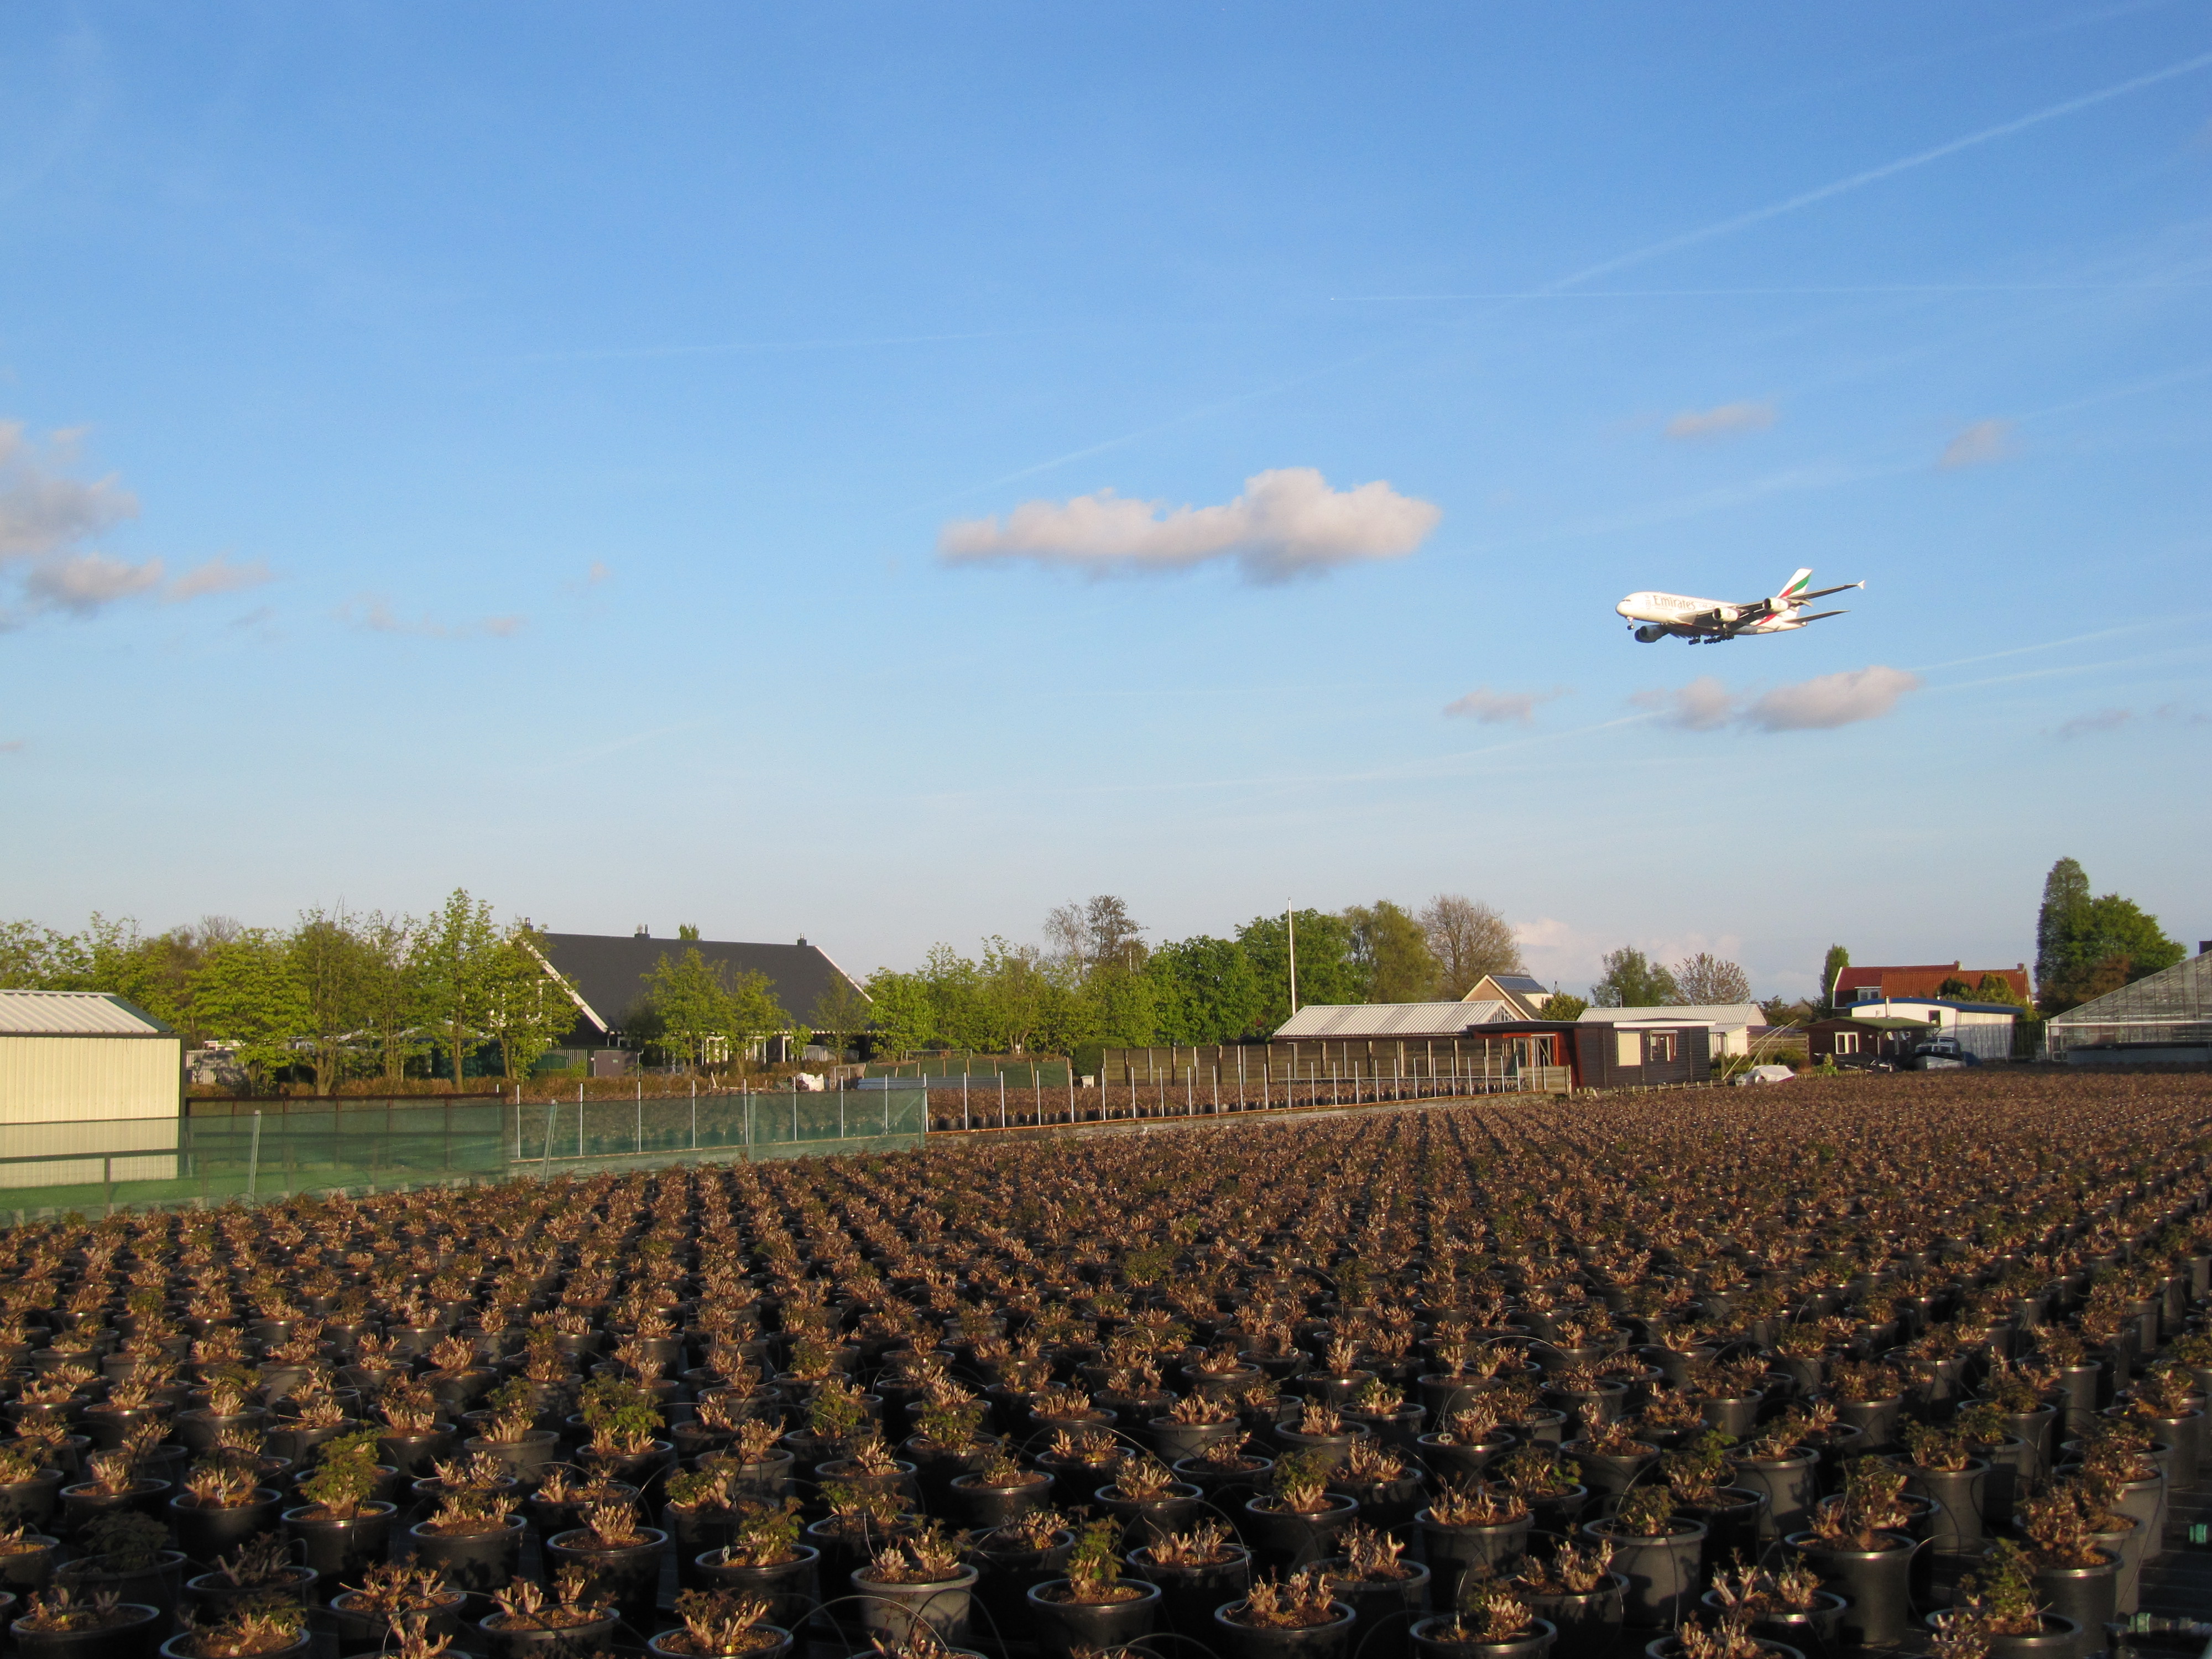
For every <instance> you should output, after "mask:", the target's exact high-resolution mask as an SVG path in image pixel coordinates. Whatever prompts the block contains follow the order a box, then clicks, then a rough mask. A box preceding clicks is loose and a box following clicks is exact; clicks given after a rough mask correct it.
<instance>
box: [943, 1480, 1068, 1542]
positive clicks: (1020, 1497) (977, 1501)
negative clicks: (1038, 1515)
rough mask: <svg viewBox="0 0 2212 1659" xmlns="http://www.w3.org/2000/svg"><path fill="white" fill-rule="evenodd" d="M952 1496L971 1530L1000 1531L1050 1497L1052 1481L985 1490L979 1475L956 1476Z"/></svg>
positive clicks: (1039, 1481)
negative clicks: (1000, 1528)
mask: <svg viewBox="0 0 2212 1659" xmlns="http://www.w3.org/2000/svg"><path fill="white" fill-rule="evenodd" d="M951 1493H952V1505H953V1508H954V1510H956V1511H957V1513H958V1514H959V1516H960V1518H961V1519H962V1520H963V1521H965V1522H967V1523H968V1524H969V1526H970V1527H972V1528H977V1529H979V1530H981V1531H988V1530H989V1529H990V1528H993V1527H1003V1526H1004V1525H1006V1522H1009V1521H1011V1520H1012V1519H1013V1518H1014V1517H1015V1516H1018V1515H1019V1514H1021V1513H1022V1512H1023V1511H1024V1510H1033V1509H1036V1508H1037V1507H1038V1506H1039V1505H1040V1504H1042V1503H1043V1502H1044V1501H1045V1499H1046V1498H1048V1497H1049V1496H1050V1495H1051V1493H1052V1481H1051V1480H1050V1479H1049V1478H1047V1479H1044V1480H1026V1481H1024V1482H1022V1483H1021V1484H1019V1485H1018V1486H985V1485H984V1484H983V1477H982V1476H981V1475H980V1474H956V1475H954V1476H953V1477H952V1482H951Z"/></svg>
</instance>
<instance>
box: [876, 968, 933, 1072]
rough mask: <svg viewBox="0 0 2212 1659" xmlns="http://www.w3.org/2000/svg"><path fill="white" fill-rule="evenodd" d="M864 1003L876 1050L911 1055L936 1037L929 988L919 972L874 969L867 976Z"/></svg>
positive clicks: (883, 1052) (881, 1052) (884, 1052)
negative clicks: (871, 1015) (868, 1010)
mask: <svg viewBox="0 0 2212 1659" xmlns="http://www.w3.org/2000/svg"><path fill="white" fill-rule="evenodd" d="M867 991H868V1003H869V1006H870V1007H871V1008H872V1009H873V1010H874V1016H875V1041H874V1045H873V1046H874V1047H875V1048H876V1050H877V1052H878V1053H880V1054H911V1053H912V1052H913V1051H914V1050H915V1049H916V1048H927V1046H928V1045H929V1043H930V1042H932V1041H933V1040H934V1038H935V1037H936V1036H937V1027H936V1023H935V1018H934V1012H935V1011H934V1009H933V1005H932V1000H931V998H930V994H929V987H928V985H927V983H926V982H925V981H923V979H922V977H921V975H919V974H902V973H900V972H899V971H898V970H897V969H894V968H878V969H876V971H875V972H874V973H872V974H870V975H868V984H867Z"/></svg>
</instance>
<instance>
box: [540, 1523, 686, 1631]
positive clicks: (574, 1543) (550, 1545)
mask: <svg viewBox="0 0 2212 1659" xmlns="http://www.w3.org/2000/svg"><path fill="white" fill-rule="evenodd" d="M638 1531H639V1532H640V1533H641V1534H644V1538H645V1541H643V1542H642V1543H637V1544H625V1545H623V1546H622V1547H620V1548H617V1549H590V1548H583V1547H579V1546H580V1544H581V1543H582V1541H584V1540H586V1539H588V1538H590V1537H591V1536H592V1534H590V1533H589V1532H586V1531H584V1530H582V1529H578V1530H577V1531H574V1532H566V1533H562V1534H560V1536H559V1537H556V1538H550V1539H548V1540H547V1541H546V1543H545V1565H546V1570H547V1571H548V1572H552V1571H557V1570H558V1569H560V1568H562V1567H565V1566H567V1565H569V1564H570V1563H571V1562H574V1563H575V1564H576V1565H580V1566H581V1567H584V1568H585V1569H586V1570H587V1571H590V1572H592V1574H593V1575H595V1577H596V1578H597V1581H598V1585H599V1589H598V1592H597V1593H598V1594H600V1595H605V1597H606V1598H607V1599H608V1600H609V1601H611V1602H612V1603H613V1604H614V1606H615V1609H616V1611H617V1612H618V1613H621V1614H622V1616H623V1618H624V1619H626V1620H629V1623H630V1624H632V1625H633V1626H636V1627H637V1628H638V1629H640V1630H650V1629H651V1628H652V1627H653V1603H654V1601H656V1600H657V1599H658V1598H659V1595H660V1558H661V1556H662V1555H663V1554H664V1553H666V1551H667V1548H668V1534H666V1533H665V1532H662V1531H661V1530H660V1529H659V1528H657V1527H640V1528H638Z"/></svg>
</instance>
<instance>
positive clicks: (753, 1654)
mask: <svg viewBox="0 0 2212 1659" xmlns="http://www.w3.org/2000/svg"><path fill="white" fill-rule="evenodd" d="M753 1629H754V1631H755V1632H757V1633H758V1634H762V1635H767V1636H773V1637H775V1638H777V1639H776V1640H775V1641H773V1642H771V1643H769V1644H768V1645H767V1646H765V1647H757V1648H750V1649H748V1650H746V1653H745V1659H784V1656H785V1655H786V1654H788V1653H789V1652H790V1651H791V1632H789V1631H787V1630H779V1629H775V1628H774V1627H772V1626H768V1625H756V1626H753ZM682 1635H683V1632H680V1631H672V1630H671V1631H664V1632H662V1633H661V1634H659V1636H656V1637H654V1638H653V1639H652V1640H651V1641H649V1642H647V1644H645V1650H646V1651H647V1653H649V1654H651V1655H653V1659H692V1656H691V1650H690V1648H688V1647H678V1645H676V1644H677V1642H678V1639H679V1638H681V1637H682ZM947 1659H950V1655H948V1656H947Z"/></svg>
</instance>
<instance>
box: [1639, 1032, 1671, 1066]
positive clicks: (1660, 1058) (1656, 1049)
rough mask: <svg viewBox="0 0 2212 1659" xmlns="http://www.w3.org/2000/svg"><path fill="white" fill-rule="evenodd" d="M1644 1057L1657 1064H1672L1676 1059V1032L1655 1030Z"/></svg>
mask: <svg viewBox="0 0 2212 1659" xmlns="http://www.w3.org/2000/svg"><path fill="white" fill-rule="evenodd" d="M1644 1058H1645V1059H1646V1060H1649V1061H1650V1063H1651V1064H1653V1065H1655V1066H1659V1065H1671V1064H1673V1062H1674V1032H1672V1031H1654V1032H1653V1033H1652V1034H1651V1038H1650V1045H1649V1047H1648V1048H1647V1049H1646V1051H1645V1054H1644Z"/></svg>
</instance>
